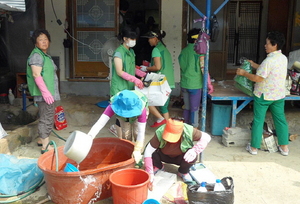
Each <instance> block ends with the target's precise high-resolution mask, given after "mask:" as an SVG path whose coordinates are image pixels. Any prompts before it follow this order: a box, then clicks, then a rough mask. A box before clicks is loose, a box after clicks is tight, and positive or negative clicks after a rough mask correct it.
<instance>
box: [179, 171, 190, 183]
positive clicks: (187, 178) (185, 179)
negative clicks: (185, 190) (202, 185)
mask: <svg viewBox="0 0 300 204" xmlns="http://www.w3.org/2000/svg"><path fill="white" fill-rule="evenodd" d="M177 175H178V176H179V177H181V178H182V180H183V182H184V183H192V182H194V180H193V178H192V177H191V175H190V174H189V173H186V174H182V173H180V172H178V174H177Z"/></svg>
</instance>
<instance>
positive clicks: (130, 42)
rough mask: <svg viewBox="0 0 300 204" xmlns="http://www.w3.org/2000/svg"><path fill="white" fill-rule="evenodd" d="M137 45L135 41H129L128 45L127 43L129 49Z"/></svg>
mask: <svg viewBox="0 0 300 204" xmlns="http://www.w3.org/2000/svg"><path fill="white" fill-rule="evenodd" d="M135 44H136V41H135V40H129V41H128V42H127V43H126V46H128V47H134V46H135Z"/></svg>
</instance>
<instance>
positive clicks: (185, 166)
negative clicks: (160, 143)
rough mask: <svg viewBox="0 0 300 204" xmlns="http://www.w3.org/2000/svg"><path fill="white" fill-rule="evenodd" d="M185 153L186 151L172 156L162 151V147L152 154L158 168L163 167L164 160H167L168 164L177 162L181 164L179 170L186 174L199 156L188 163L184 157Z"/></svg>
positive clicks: (154, 164) (154, 163)
mask: <svg viewBox="0 0 300 204" xmlns="http://www.w3.org/2000/svg"><path fill="white" fill-rule="evenodd" d="M184 154H185V153H183V154H181V155H179V156H177V157H170V156H168V155H165V154H164V153H162V152H161V150H160V149H157V150H156V151H155V152H153V154H152V160H153V166H156V167H157V168H159V169H161V168H162V167H163V164H162V162H165V163H168V164H176V165H178V166H179V168H178V172H179V173H182V174H186V173H188V172H189V170H190V167H191V166H193V164H194V163H195V162H196V161H197V158H198V156H197V157H196V158H195V160H194V161H192V162H190V163H188V162H186V161H185V160H184V159H183V157H184Z"/></svg>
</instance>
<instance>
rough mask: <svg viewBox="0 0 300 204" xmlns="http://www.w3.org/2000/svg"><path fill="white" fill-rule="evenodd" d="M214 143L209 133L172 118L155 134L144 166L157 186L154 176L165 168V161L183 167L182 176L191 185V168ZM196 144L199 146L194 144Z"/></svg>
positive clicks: (146, 150) (148, 148)
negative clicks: (211, 141) (211, 142)
mask: <svg viewBox="0 0 300 204" xmlns="http://www.w3.org/2000/svg"><path fill="white" fill-rule="evenodd" d="M210 140H211V136H210V135H209V134H207V133H205V132H202V131H200V130H198V129H197V128H194V127H193V126H191V125H189V124H186V123H184V122H183V121H180V120H177V119H171V118H170V119H168V120H167V123H166V124H164V125H162V126H161V127H159V128H158V129H157V130H156V131H155V135H154V136H153V137H152V139H151V140H150V141H149V143H148V145H147V146H146V148H145V152H144V166H145V170H146V171H147V172H148V173H149V174H150V182H151V183H153V180H154V174H155V173H156V172H158V170H163V169H164V165H163V163H162V162H164V163H169V164H176V165H179V168H178V175H179V176H180V177H181V178H182V179H183V181H184V182H191V181H192V178H191V176H190V175H189V169H190V167H191V166H192V165H193V164H194V163H195V162H196V160H197V155H198V154H199V153H201V152H202V151H203V150H204V149H205V148H206V146H207V144H208V143H209V142H210ZM193 141H197V143H196V144H194V142H193ZM150 189H152V186H151V185H150Z"/></svg>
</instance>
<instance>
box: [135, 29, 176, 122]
mask: <svg viewBox="0 0 300 204" xmlns="http://www.w3.org/2000/svg"><path fill="white" fill-rule="evenodd" d="M165 36H166V32H165V31H162V30H156V31H150V32H148V33H147V34H146V35H145V36H142V37H145V38H149V39H148V42H149V44H150V45H151V46H154V48H153V50H152V54H151V66H149V67H146V66H143V65H142V66H141V70H142V71H144V72H156V73H159V72H160V73H161V74H163V75H165V76H166V78H167V81H168V84H169V86H170V88H171V89H173V88H175V81H174V68H173V64H172V56H171V53H170V52H169V50H168V49H167V48H166V45H165V44H164V43H163V41H162V39H163V38H164V37H165ZM170 95H171V94H170ZM170 95H169V99H168V100H167V102H166V103H165V104H164V106H160V107H159V108H158V109H159V110H157V109H156V107H155V106H149V110H150V113H152V114H153V115H154V116H155V117H156V118H157V120H156V122H154V124H153V125H151V127H159V126H161V125H163V124H165V123H166V120H168V119H169V118H170V115H169V110H168V106H169V103H170Z"/></svg>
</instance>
